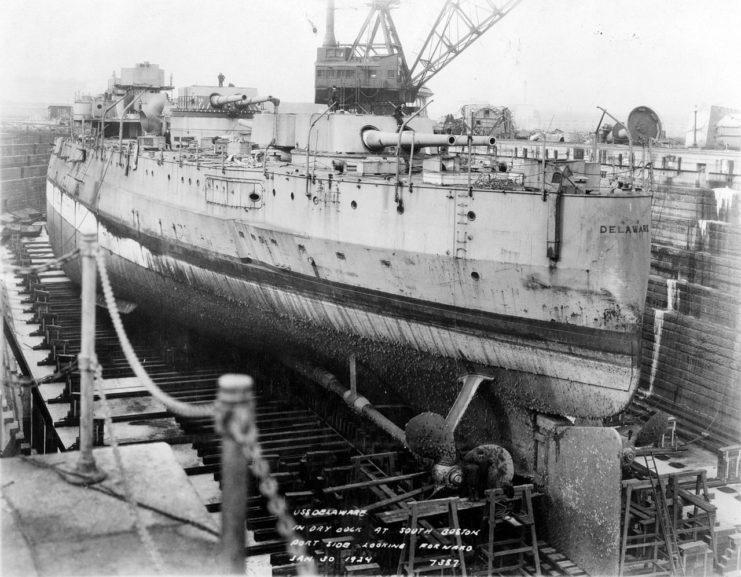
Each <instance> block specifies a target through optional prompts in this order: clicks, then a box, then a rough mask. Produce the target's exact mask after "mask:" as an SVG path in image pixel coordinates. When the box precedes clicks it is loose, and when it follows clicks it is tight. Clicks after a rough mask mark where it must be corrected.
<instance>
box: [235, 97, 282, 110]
mask: <svg viewBox="0 0 741 577" xmlns="http://www.w3.org/2000/svg"><path fill="white" fill-rule="evenodd" d="M262 102H272V103H273V106H275V107H276V108H277V107H278V105H279V104H280V98H275V97H274V96H253V97H252V98H247V99H246V100H240V101H238V102H235V103H234V105H235V106H249V105H250V104H260V103H262Z"/></svg>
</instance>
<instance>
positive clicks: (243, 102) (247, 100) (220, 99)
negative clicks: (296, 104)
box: [209, 92, 280, 108]
mask: <svg viewBox="0 0 741 577" xmlns="http://www.w3.org/2000/svg"><path fill="white" fill-rule="evenodd" d="M209 100H210V101H211V106H212V107H213V108H221V107H222V106H226V105H227V104H233V105H234V106H249V105H250V104H260V103H261V102H272V103H273V105H274V106H276V107H277V106H278V105H279V104H280V99H279V98H275V97H274V96H252V97H249V96H247V95H246V94H230V95H229V96H222V95H221V94H219V93H218V92H214V93H213V94H212V95H211V96H210V98H209Z"/></svg>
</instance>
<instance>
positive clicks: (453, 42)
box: [315, 0, 521, 114]
mask: <svg viewBox="0 0 741 577" xmlns="http://www.w3.org/2000/svg"><path fill="white" fill-rule="evenodd" d="M520 2H521V0H447V1H446V2H445V4H444V5H443V7H442V9H441V10H440V12H439V14H438V15H437V18H436V19H435V21H434V22H435V23H434V25H433V27H432V29H431V30H430V32H429V33H428V35H427V37H426V39H425V41H424V44H423V45H422V49H421V50H420V52H419V55H418V56H417V58H416V60H415V61H414V64H413V65H412V67H411V68H410V67H409V65H408V62H407V59H406V56H405V54H404V49H403V46H402V44H401V40H400V38H399V34H398V32H397V30H396V26H395V24H394V21H393V18H392V17H391V9H392V8H394V7H396V6H398V4H399V0H372V1H371V3H370V10H369V12H368V15H367V16H366V18H365V21H364V22H363V25H362V26H361V28H360V31H359V32H358V35H357V36H356V38H355V41H354V42H353V43H352V44H351V45H350V44H345V45H342V44H338V43H337V42H336V41H335V39H334V16H333V13H334V2H333V0H328V6H327V30H328V32H327V39H325V42H324V45H323V46H322V47H320V48H319V49H318V52H317V63H316V86H315V102H317V103H324V102H332V103H335V104H336V105H338V106H339V107H340V108H353V107H358V108H360V109H361V110H366V111H373V112H375V113H383V114H385V113H391V111H393V110H394V109H395V108H396V107H398V105H400V104H404V103H410V102H414V101H415V100H417V99H418V98H421V99H424V96H423V95H424V94H425V92H429V91H426V89H425V87H424V85H425V83H426V82H428V81H429V80H430V79H431V78H433V77H434V76H435V75H436V74H437V73H438V72H440V71H441V70H442V69H443V68H445V67H446V66H447V65H448V64H449V63H450V62H451V61H452V60H453V59H454V58H455V57H456V56H458V55H459V54H460V53H461V52H463V51H464V50H465V49H466V48H468V46H470V45H471V44H472V43H473V42H475V41H476V39H477V38H479V37H480V36H481V35H483V34H484V33H485V32H486V31H487V30H489V29H490V28H491V27H492V26H494V25H495V24H496V23H497V22H499V20H501V19H502V18H503V17H504V16H506V15H507V14H508V13H509V12H510V11H511V10H512V9H513V8H514V7H515V6H516V5H517V4H519V3H520ZM389 107H390V108H389ZM387 108H388V110H386V109H387Z"/></svg>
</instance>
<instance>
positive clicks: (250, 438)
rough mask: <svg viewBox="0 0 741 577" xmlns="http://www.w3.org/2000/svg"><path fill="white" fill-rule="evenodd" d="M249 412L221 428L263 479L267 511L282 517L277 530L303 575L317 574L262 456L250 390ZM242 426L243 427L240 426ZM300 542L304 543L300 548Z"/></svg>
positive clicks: (261, 483)
mask: <svg viewBox="0 0 741 577" xmlns="http://www.w3.org/2000/svg"><path fill="white" fill-rule="evenodd" d="M247 396H248V402H247V412H248V416H247V418H244V419H239V418H233V415H227V416H226V418H225V419H224V421H223V422H222V423H221V425H219V428H221V429H222V431H221V432H222V434H228V435H230V436H231V437H232V438H233V439H234V440H235V441H236V442H238V443H239V444H240V445H241V446H242V452H243V454H244V457H245V459H247V463H249V467H250V470H251V471H252V473H253V474H254V475H255V476H256V477H257V479H258V480H259V485H258V486H259V489H260V493H262V495H263V496H264V497H265V498H266V499H267V500H268V505H267V509H268V511H269V512H270V513H272V514H273V515H275V516H276V517H277V518H278V522H277V523H276V529H277V530H278V533H279V534H280V536H281V537H283V538H284V539H285V540H286V542H287V546H286V548H287V550H288V553H289V555H292V556H298V558H299V559H301V560H302V561H301V562H300V563H299V565H298V572H299V575H311V576H313V575H316V567H315V566H314V561H313V560H311V558H310V557H309V556H307V555H306V547H305V546H304V545H303V540H302V539H301V537H300V536H299V535H298V534H297V533H296V531H295V529H294V527H295V526H296V523H295V521H294V520H293V517H292V516H291V514H290V513H289V512H288V508H287V507H286V501H285V499H284V498H283V497H282V496H281V495H280V494H279V493H278V482H277V481H276V480H275V479H274V478H273V477H272V475H271V474H270V465H269V464H268V462H267V461H266V460H265V459H264V458H263V456H262V447H261V446H260V443H259V442H258V438H257V437H258V431H257V425H256V423H255V402H254V397H253V395H252V391H251V390H250V391H248V395H247ZM240 423H241V427H240ZM296 543H301V544H300V545H296Z"/></svg>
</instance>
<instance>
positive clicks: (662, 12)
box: [0, 0, 741, 124]
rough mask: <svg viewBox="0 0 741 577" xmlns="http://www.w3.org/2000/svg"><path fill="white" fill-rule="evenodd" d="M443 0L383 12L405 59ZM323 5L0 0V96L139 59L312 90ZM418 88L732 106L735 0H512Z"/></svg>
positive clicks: (342, 17) (65, 86) (740, 12)
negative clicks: (513, 4)
mask: <svg viewBox="0 0 741 577" xmlns="http://www.w3.org/2000/svg"><path fill="white" fill-rule="evenodd" d="M481 1H483V0H481ZM368 4H369V2H366V1H362V0H336V5H337V16H336V36H337V40H338V41H340V42H352V40H354V38H355V35H356V34H357V32H358V30H359V28H360V25H361V23H362V21H363V19H364V18H365V16H366V14H367V12H368ZM442 4H443V1H442V0H401V3H400V6H399V7H398V8H397V9H395V10H394V11H393V17H394V21H395V22H396V25H397V29H398V31H399V35H400V37H401V40H402V43H403V44H404V47H405V52H406V53H407V59H408V60H410V61H413V59H414V57H415V56H416V50H417V49H418V48H419V47H420V45H421V42H422V40H423V39H424V37H425V35H426V34H427V32H428V31H429V29H430V28H431V26H432V22H433V19H434V16H435V15H436V14H437V12H438V11H439V8H440V7H441V6H442ZM324 9H325V3H324V0H306V1H303V2H302V1H299V0H211V1H210V2H204V1H203V0H199V1H193V0H177V1H175V0H126V1H124V2H116V1H110V2H109V1H102V0H35V1H25V0H24V1H21V0H3V2H2V7H0V13H2V18H0V49H1V50H2V52H1V53H0V54H1V56H0V64H1V65H2V68H1V69H0V74H1V76H0V78H2V79H3V85H4V86H5V88H6V90H4V91H3V92H4V93H3V96H2V99H4V100H12V101H19V100H28V101H34V102H59V103H71V102H72V100H73V96H74V92H75V91H82V92H87V93H98V92H101V91H102V90H104V89H105V87H106V82H107V79H108V78H109V77H110V76H111V74H112V73H113V71H114V70H115V71H117V72H118V71H119V70H120V69H121V68H122V67H130V66H133V65H134V64H135V63H137V62H142V61H145V60H148V61H150V62H154V63H157V64H159V65H160V66H161V67H163V68H164V69H165V71H166V74H167V78H168V79H169V75H170V74H172V75H173V79H174V84H175V86H186V85H190V84H197V83H200V84H215V83H216V77H217V75H218V74H219V72H223V73H224V74H225V75H226V78H227V82H233V83H234V84H236V85H238V86H239V85H242V86H255V87H257V88H258V90H259V92H260V93H261V94H268V93H269V94H273V95H276V96H278V97H280V98H281V99H283V100H285V101H310V100H312V99H313V66H314V61H315V58H316V47H317V46H318V45H320V44H321V41H322V39H323V37H324ZM313 26H316V28H317V32H316V33H315V32H314V31H313ZM428 87H429V88H430V89H432V91H433V92H434V93H435V97H434V98H435V102H434V103H433V104H432V105H431V108H430V112H431V116H433V117H437V116H439V115H441V114H443V113H445V112H449V111H450V112H454V111H456V110H457V109H459V108H460V106H461V105H462V104H465V103H467V102H489V103H491V104H494V105H507V106H510V107H515V106H516V105H520V104H523V103H524V102H526V103H527V104H529V105H531V106H534V107H535V108H537V109H539V110H541V111H543V112H542V114H545V115H547V116H551V115H552V114H553V113H554V112H557V113H558V114H559V115H561V116H562V117H564V118H565V117H568V116H569V115H570V114H577V115H584V114H588V115H590V114H592V113H594V115H595V124H596V121H597V120H598V116H599V114H598V112H597V111H596V109H595V107H596V106H604V107H606V108H608V109H609V110H610V111H611V112H613V113H615V114H616V115H622V116H627V113H628V112H629V111H630V110H631V109H632V108H633V107H634V106H637V105H647V106H650V107H652V108H654V109H655V110H656V111H657V112H658V113H659V115H660V116H662V117H668V118H672V117H673V118H675V119H676V118H687V117H688V116H689V115H690V114H691V111H692V109H693V107H694V105H696V104H697V105H707V104H721V105H726V106H731V107H737V108H741V1H739V0H561V1H556V0H523V1H522V3H521V4H519V5H518V6H517V7H516V8H514V9H513V10H512V12H511V13H510V14H509V15H507V16H506V17H505V18H504V19H503V20H501V21H500V22H499V23H498V24H497V25H495V26H494V27H493V28H492V29H491V30H489V32H487V33H486V34H485V35H484V36H483V37H482V38H480V39H479V40H478V41H477V42H476V43H474V44H473V45H472V46H471V47H470V48H469V49H468V50H467V51H466V52H464V53H463V54H462V55H460V56H459V57H458V58H457V59H456V60H454V61H453V62H452V63H450V64H449V65H448V67H447V68H446V69H445V70H443V71H442V72H440V74H439V75H438V76H436V77H435V78H434V79H433V80H432V81H431V82H430V83H429V84H428Z"/></svg>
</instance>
